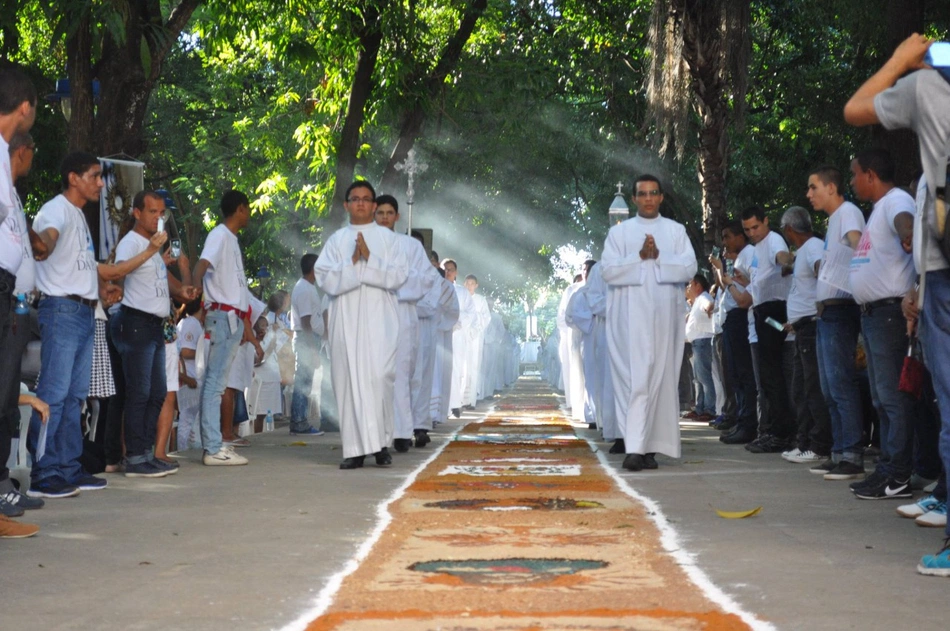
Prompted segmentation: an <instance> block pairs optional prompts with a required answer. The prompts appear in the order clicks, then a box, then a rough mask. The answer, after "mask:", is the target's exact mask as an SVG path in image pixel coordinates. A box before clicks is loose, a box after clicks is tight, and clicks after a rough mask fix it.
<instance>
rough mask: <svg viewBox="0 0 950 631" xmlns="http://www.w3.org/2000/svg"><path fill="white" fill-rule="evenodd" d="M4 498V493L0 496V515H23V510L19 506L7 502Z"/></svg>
mask: <svg viewBox="0 0 950 631" xmlns="http://www.w3.org/2000/svg"><path fill="white" fill-rule="evenodd" d="M5 498H6V496H5V495H4V496H0V515H3V516H4V517H20V516H21V515H23V513H24V510H23V509H22V508H21V507H19V506H17V505H15V504H13V503H11V502H8V501H7V500H6V499H5Z"/></svg>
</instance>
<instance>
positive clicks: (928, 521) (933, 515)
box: [914, 502, 947, 528]
mask: <svg viewBox="0 0 950 631" xmlns="http://www.w3.org/2000/svg"><path fill="white" fill-rule="evenodd" d="M914 523H916V524H917V525H918V526H923V527H925V528H944V527H946V525H947V504H946V502H940V503H939V504H937V506H935V507H934V508H933V510H929V511H927V512H926V513H924V514H923V515H921V516H920V517H918V518H917V519H915V520H914Z"/></svg>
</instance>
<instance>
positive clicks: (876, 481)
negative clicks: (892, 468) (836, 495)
mask: <svg viewBox="0 0 950 631" xmlns="http://www.w3.org/2000/svg"><path fill="white" fill-rule="evenodd" d="M883 482H887V476H886V475H884V474H883V473H881V472H879V471H878V470H877V469H875V470H874V471H872V472H871V475H869V476H868V477H866V478H865V479H863V480H860V481H858V482H852V483H851V484H849V485H848V488H849V489H851V492H852V493H855V492H857V491H858V490H860V489H864V488H866V487H869V486H880V485H881V483H883Z"/></svg>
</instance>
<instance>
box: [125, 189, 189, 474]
mask: <svg viewBox="0 0 950 631" xmlns="http://www.w3.org/2000/svg"><path fill="white" fill-rule="evenodd" d="M164 215H165V199H164V198H163V197H162V196H161V195H159V194H158V193H155V192H154V191H141V192H139V193H138V194H136V196H135V198H134V199H133V200H132V216H133V217H134V218H135V225H134V226H133V228H132V230H130V231H129V232H128V233H127V234H126V235H125V236H124V237H122V239H121V240H120V241H119V243H118V244H117V245H116V249H115V262H116V263H121V262H123V261H128V260H130V259H132V258H134V257H135V256H137V255H138V254H140V253H142V252H143V251H145V250H148V249H149V246H150V245H151V242H150V240H151V239H152V237H154V236H155V234H156V233H157V232H158V231H159V230H158V222H159V220H160V219H161V218H162V217H163V216H164ZM119 282H120V283H121V285H122V287H123V297H122V304H121V306H120V307H119V309H118V311H117V313H116V314H115V315H114V316H113V317H112V318H111V319H110V320H109V327H110V329H111V332H112V340H113V343H114V344H115V347H116V350H117V351H118V353H119V356H120V357H121V358H122V372H123V376H124V377H125V379H124V383H125V391H124V393H120V395H119V396H123V395H124V409H125V414H124V421H123V430H124V431H123V436H124V440H125V458H126V466H125V476H126V477H128V478H161V477H165V476H167V475H169V474H171V473H175V472H176V469H177V466H174V465H170V464H167V463H166V462H165V461H163V460H160V459H158V458H155V457H154V454H153V451H152V450H153V447H154V446H155V431H156V427H157V423H158V416H159V413H160V412H161V410H162V405H163V404H164V402H165V394H166V393H165V388H166V384H167V379H166V374H165V336H164V324H163V323H164V320H165V318H167V317H168V315H169V312H170V304H171V303H170V298H171V297H172V296H174V297H175V298H177V299H179V300H180V301H182V302H188V301H189V300H193V299H195V298H197V297H198V296H197V292H196V290H195V289H194V288H193V287H188V286H182V285H181V284H180V283H179V282H178V280H177V279H176V278H175V277H174V276H172V275H170V274H169V273H168V270H167V269H166V268H165V262H164V261H163V260H162V255H161V254H160V253H159V252H154V253H153V254H152V255H151V257H150V258H149V259H148V261H147V262H146V263H144V264H143V265H141V266H139V267H138V268H137V269H135V270H134V271H132V272H130V273H129V274H128V275H126V276H125V278H124V279H122V280H120V281H119ZM176 371H177V368H176Z"/></svg>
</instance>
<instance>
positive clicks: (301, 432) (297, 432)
mask: <svg viewBox="0 0 950 631" xmlns="http://www.w3.org/2000/svg"><path fill="white" fill-rule="evenodd" d="M324 434H326V432H325V431H323V430H322V429H317V428H316V427H313V426H310V425H308V426H307V429H291V430H290V435H291V436H323V435H324Z"/></svg>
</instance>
